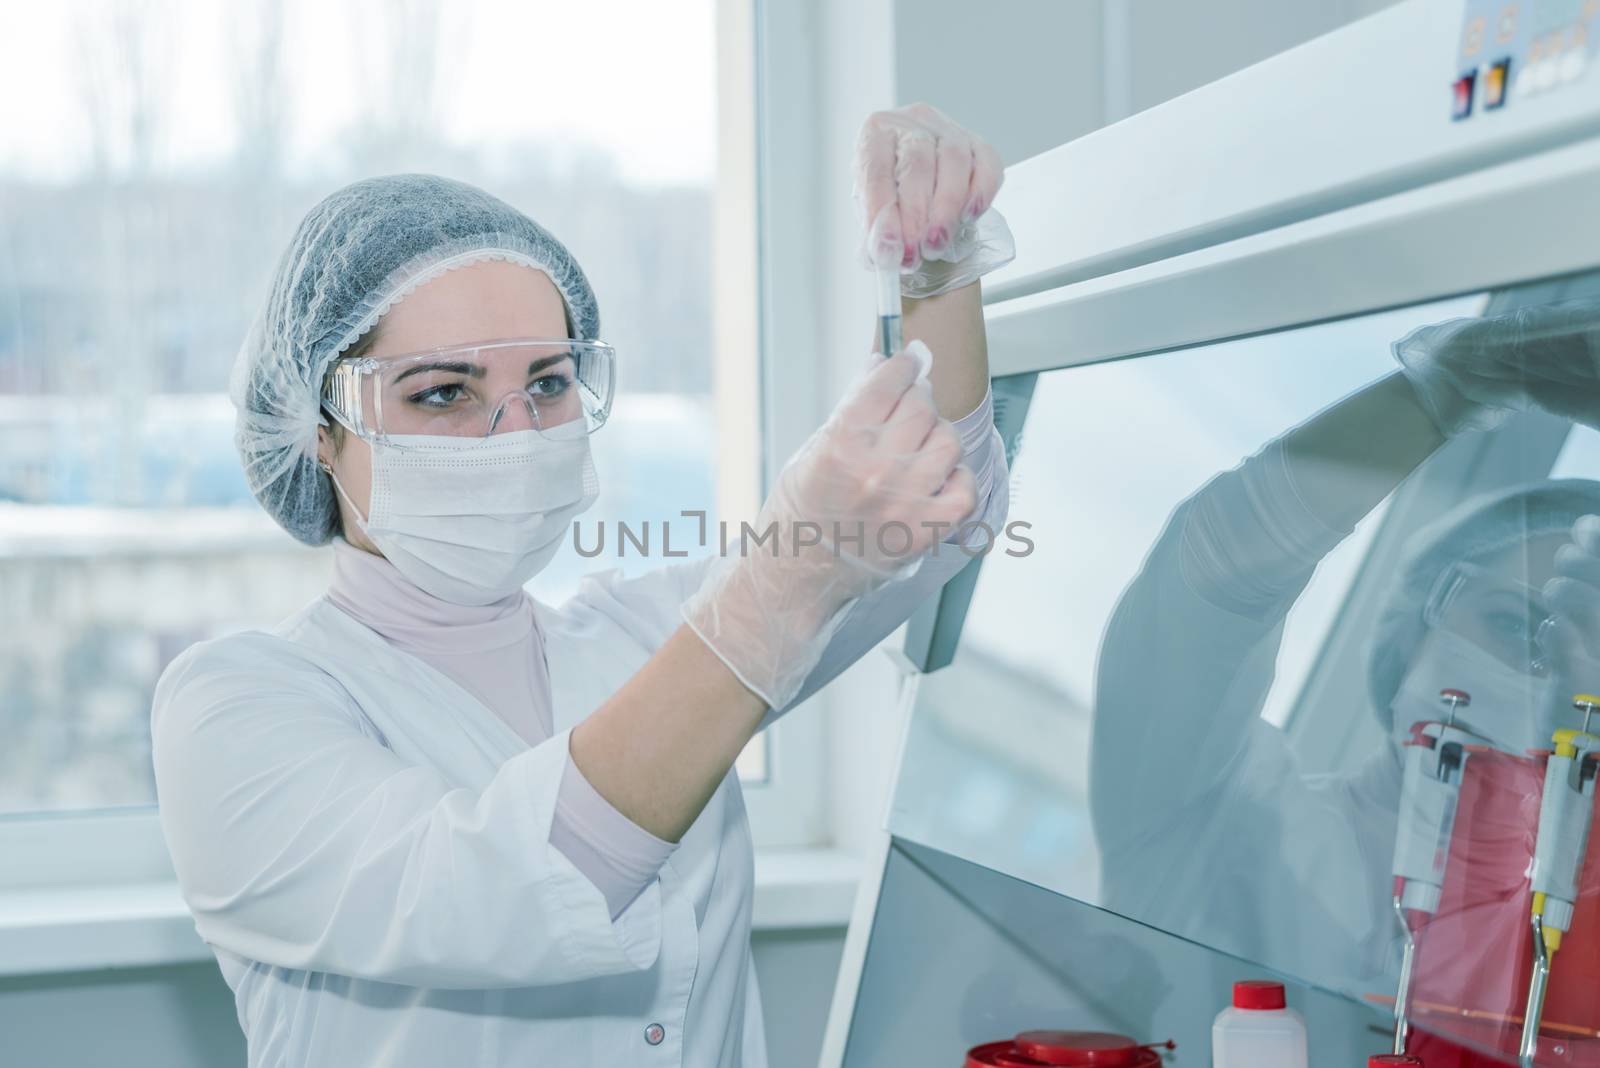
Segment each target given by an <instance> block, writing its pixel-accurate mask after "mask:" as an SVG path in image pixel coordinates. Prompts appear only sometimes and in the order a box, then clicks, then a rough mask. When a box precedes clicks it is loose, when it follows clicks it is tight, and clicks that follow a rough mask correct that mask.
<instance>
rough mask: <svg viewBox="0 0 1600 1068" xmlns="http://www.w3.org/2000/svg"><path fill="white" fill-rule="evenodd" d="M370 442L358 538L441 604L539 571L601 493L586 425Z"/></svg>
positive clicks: (504, 591)
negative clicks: (368, 496)
mask: <svg viewBox="0 0 1600 1068" xmlns="http://www.w3.org/2000/svg"><path fill="white" fill-rule="evenodd" d="M389 441H391V442H393V443H394V445H402V446H405V448H395V447H394V445H387V444H385V443H384V442H381V441H375V442H373V443H372V507H371V511H370V514H369V515H368V516H367V518H366V519H365V520H364V521H361V520H360V516H361V510H360V509H359V508H356V506H355V505H354V503H352V502H351V501H350V497H349V495H348V494H346V493H345V492H344V487H343V486H340V485H339V482H338V479H334V486H335V487H336V488H337V489H338V490H339V493H340V495H342V496H343V497H344V499H345V502H346V503H348V504H350V508H351V511H353V512H355V513H356V516H357V519H358V521H360V522H361V529H362V531H363V532H365V533H366V535H367V537H368V538H370V539H372V543H373V544H374V545H376V546H377V547H378V549H379V550H380V551H381V552H382V553H383V555H384V556H385V557H386V558H387V559H388V560H389V562H390V563H392V564H394V566H395V567H396V568H397V569H399V571H400V573H401V574H402V575H404V576H405V577H406V578H408V579H410V580H411V581H412V582H413V583H415V584H416V585H417V586H418V587H419V588H420V589H422V590H424V591H425V592H427V593H430V594H432V595H433V596H435V597H437V598H439V599H440V600H442V601H449V602H451V603H453V604H462V605H485V604H490V603H492V602H494V601H498V600H500V599H501V598H503V597H506V596H507V595H509V594H512V593H515V592H516V591H517V590H519V589H521V588H522V586H523V585H524V584H525V583H526V582H527V581H528V580H529V579H531V578H533V576H534V575H536V574H538V573H539V572H540V571H541V570H543V568H544V566H545V565H546V564H548V563H549V562H550V559H551V557H553V556H554V555H555V554H556V550H557V549H559V548H560V547H561V539H562V538H563V536H565V534H566V532H567V529H568V528H569V527H570V526H571V524H572V521H573V520H574V519H576V518H577V517H578V516H579V515H581V514H582V513H583V512H584V511H585V510H587V509H588V507H589V506H590V505H591V504H593V503H594V500H595V498H596V497H597V496H598V495H599V492H600V480H599V478H598V476H597V475H596V474H595V469H594V459H593V457H592V456H591V455H590V453H589V435H588V432H587V430H586V428H585V427H584V424H583V421H582V420H574V421H573V422H570V423H563V424H561V425H560V426H557V427H553V428H552V429H550V430H548V431H546V432H545V433H544V435H543V436H541V435H540V434H539V433H538V432H537V431H533V430H517V431H513V432H510V433H506V434H491V435H490V436H489V437H486V438H456V437H440V436H435V435H422V434H412V435H401V436H393V435H391V437H390V438H389Z"/></svg>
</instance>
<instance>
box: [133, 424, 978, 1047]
mask: <svg viewBox="0 0 1600 1068" xmlns="http://www.w3.org/2000/svg"><path fill="white" fill-rule="evenodd" d="M997 447H998V443H997ZM1000 492H1004V489H1003V486H1002V487H1001V490H1000ZM1002 507H1003V505H1002ZM709 562H710V561H698V562H694V563H688V564H683V565H676V566H671V567H665V568H661V569H659V570H657V571H655V572H652V573H651V574H648V575H645V576H642V577H638V578H634V579H623V578H621V577H620V576H619V574H618V573H617V572H614V571H612V572H606V573H603V574H601V575H597V576H592V577H590V578H588V579H585V580H584V582H583V584H582V586H581V588H580V591H579V592H578V594H577V595H576V596H575V597H574V598H573V599H572V600H570V601H568V602H567V603H566V604H564V605H563V606H562V607H560V608H550V607H546V606H544V605H539V606H538V607H537V610H536V614H537V619H538V623H539V626H540V627H541V629H542V631H543V634H544V638H545V643H546V655H547V658H548V661H549V670H550V679H551V687H552V697H553V709H554V725H555V735H554V737H552V738H550V739H549V740H548V741H546V742H544V743H542V744H540V745H537V746H534V747H532V748H529V747H528V745H527V743H526V742H525V741H523V740H522V739H521V738H519V737H518V736H517V735H516V734H515V733H514V732H513V731H512V729H511V728H510V727H509V726H508V725H507V724H506V723H505V722H504V721H502V720H501V719H500V718H499V717H498V716H496V715H495V714H494V713H493V712H491V711H490V710H489V709H488V708H486V707H484V706H483V704H482V703H480V702H479V701H478V700H477V699H476V698H474V697H473V696H472V695H470V694H469V693H467V692H466V691H465V690H463V689H462V688H461V687H459V686H458V685H456V684H455V683H454V682H452V681H451V680H450V679H449V678H447V677H446V676H444V675H442V674H441V673H439V672H438V671H436V670H435V669H433V668H431V667H429V666H428V665H427V664H425V663H423V662H422V661H421V660H418V659H416V658H415V657H413V656H411V655H410V654H407V653H405V652H402V651H400V650H398V649H396V648H395V647H393V646H391V645H390V644H388V643H387V642H386V641H385V640H384V639H382V638H381V637H379V636H378V635H377V634H376V633H374V632H373V631H371V630H369V629H367V628H366V627H365V626H363V625H362V624H360V623H358V622H356V621H355V620H354V619H352V618H351V617H349V616H347V615H346V614H344V613H343V612H342V611H340V610H339V609H338V608H336V607H334V606H333V605H332V604H331V603H329V602H328V601H326V600H323V599H319V600H317V601H315V602H313V603H312V604H311V605H310V606H308V607H307V608H305V609H304V610H302V611H301V612H299V613H298V614H296V615H295V616H293V617H291V618H290V619H288V620H286V621H285V622H284V623H282V624H280V625H279V626H278V627H276V628H274V629H273V630H271V631H269V632H261V631H250V632H244V633H239V634H233V635H229V636H227V637H223V638H218V639H215V640H212V641H207V642H202V643H199V644H198V645H195V646H193V647H192V648H190V649H189V650H187V651H186V652H185V653H183V654H182V655H181V656H180V657H178V658H177V659H176V660H175V661H174V662H173V663H172V664H171V666H170V667H169V668H168V669H167V671H166V672H165V673H164V674H163V675H162V677H161V681H160V683H159V685H158V688H157V691H156V697H155V703H154V710H153V714H152V722H153V734H154V755H155V766H156V777H157V785H158V790H159V794H160V804H161V821H162V827H163V830H164V831H165V834H166V837H167V842H168V845H169V847H170V849H171V852H172V857H173V861H174V864H175V866H176V868H177V873H178V877H179V881H180V883H181V885H182V887H183V892H184V896H185V899H186V900H187V901H188V903H189V906H190V908H191V909H192V911H193V913H194V918H195V926H196V928H197V929H198V931H199V933H200V935H201V936H202V937H203V938H204V939H205V940H206V942H208V943H209V944H210V945H211V946H212V948H213V950H214V951H215V953H216V956H217V960H218V962H219V963H220V965H221V967H222V971H223V975H224V976H225V977H226V979H227V981H228V984H229V985H230V986H231V987H232V988H233V991H234V994H235V999H236V1002H237V1007H238V1013H239V1021H240V1024H241V1026H242V1027H243V1028H244V1031H245V1033H246V1034H247V1036H248V1037H249V1047H250V1064H251V1066H252V1068H268V1066H273V1068H276V1066H295V1068H307V1066H309V1068H324V1066H326V1068H356V1066H360V1065H380V1064H381V1065H386V1066H418V1068H421V1066H427V1068H437V1066H438V1065H442V1064H470V1065H528V1066H539V1065H556V1064H563V1065H565V1064H572V1065H594V1066H597V1068H598V1066H601V1065H629V1066H648V1065H663V1066H664V1065H688V1066H695V1068H700V1066H725V1068H733V1066H747V1068H761V1066H764V1065H765V1064H766V1051H765V1048H764V1044H763V1043H764V1039H763V1031H762V1022H761V1011H760V1002H759V999H758V997H757V992H756V979H755V971H754V969H753V967H752V964H751V955H750V940H749V931H750V909H751V889H752V882H753V877H752V851H751V842H750V830H749V825H748V823H747V821H746V817H745V809H744V803H743V799H742V796H741V794H740V788H739V783H738V779H737V777H736V776H735V775H734V774H733V773H732V772H730V773H729V774H728V776H727V778H725V779H724V780H723V782H722V784H721V786H720V787H719V788H718V789H717V791H716V793H715V795H714V796H713V797H712V799H711V801H710V803H709V804H708V805H707V806H706V808H705V810H704V811H703V812H702V813H701V814H700V816H699V818H698V819H696V820H695V822H694V824H693V826H692V827H691V828H690V829H689V831H688V833H687V834H686V835H685V836H684V837H683V839H682V841H681V843H680V844H679V846H678V848H677V850H676V851H675V852H674V853H673V855H672V857H671V858H670V859H669V860H668V861H667V863H666V864H665V866H664V867H663V868H662V870H661V873H660V876H659V878H658V879H657V880H656V881H654V882H653V883H651V884H650V886H649V887H648V888H647V889H646V890H645V891H644V893H643V894H642V895H641V896H640V897H639V898H638V899H637V900H636V901H635V902H634V903H633V904H632V905H630V906H629V907H628V909H627V910H626V911H624V912H623V913H622V914H621V915H620V916H619V917H618V918H617V919H616V920H615V921H614V922H613V920H612V918H611V916H610V913H609V911H608V909H607V906H606V901H605V899H604V897H603V896H602V895H601V893H600V891H599V890H598V889H596V888H595V887H594V886H593V884H591V883H590V882H589V881H588V880H587V879H586V878H585V877H584V876H583V875H582V874H580V873H579V871H578V870H577V868H575V867H574V866H573V865H572V864H571V863H570V862H569V861H568V860H567V859H566V858H565V857H564V856H563V855H562V854H561V853H560V852H558V851H557V850H555V849H553V848H552V847H551V846H550V845H549V834H550V824H551V818H552V813H553V809H554V806H555V800H556V792H557V787H558V785H559V783H560V781H561V777H562V770H563V767H564V764H565V762H566V760H567V759H568V756H567V735H568V733H569V732H570V731H571V729H572V727H573V726H574V725H575V724H577V723H579V722H580V721H581V720H582V719H583V718H584V717H585V716H587V715H589V713H590V712H592V711H593V710H594V709H595V708H597V707H598V706H599V705H600V704H601V703H602V702H603V701H605V699H606V698H607V697H609V696H610V695H611V694H612V693H614V692H615V691H616V690H617V689H618V688H619V687H620V686H621V685H622V684H623V683H624V682H626V681H627V679H628V678H629V677H630V676H632V675H633V674H634V673H635V672H636V671H637V670H638V669H639V668H640V667H641V666H642V665H643V664H644V663H645V661H646V660H647V659H648V658H649V657H650V655H651V654H652V653H653V652H654V651H655V649H656V648H657V647H658V646H659V645H660V644H661V643H662V642H663V641H664V640H665V639H666V638H667V636H668V635H669V634H671V633H672V631H673V629H674V628H676V627H677V626H678V624H679V621H680V617H679V606H680V605H681V603H682V601H683V600H684V598H685V597H686V596H688V595H689V594H690V593H691V592H692V591H693V590H695V589H696V588H698V586H699V584H700V581H701V577H702V576H703V574H704V569H705V567H706V566H708V564H709ZM967 562H968V558H967V556H965V555H964V554H963V553H962V552H960V551H959V550H958V549H957V548H956V547H955V546H952V545H948V544H946V545H942V546H941V547H940V554H939V556H938V557H937V558H928V559H926V560H924V563H923V566H922V567H921V568H920V569H919V571H918V572H917V573H916V574H915V575H914V576H912V577H911V578H910V579H908V580H906V581H905V582H903V583H900V584H897V585H894V586H890V587H887V588H885V589H883V590H880V591H879V592H878V593H877V594H875V595H874V596H873V597H871V598H869V599H868V600H865V601H862V602H860V603H858V605H857V606H856V607H855V609H854V610H853V611H852V612H851V614H850V616H849V617H848V619H847V621H846V623H845V625H844V627H843V628H842V629H841V630H840V632H839V633H838V634H837V635H836V636H835V638H834V640H833V641H832V642H831V643H830V645H829V647H828V650H827V653H826V654H825V656H824V658H823V661H822V663H821V664H820V665H819V667H818V668H817V670H816V671H815V672H814V673H813V675H812V676H811V677H810V678H809V679H808V680H807V686H806V689H805V692H804V693H803V694H802V695H801V696H802V698H803V697H804V696H806V695H807V694H809V693H810V692H811V691H813V690H815V689H816V688H817V687H818V686H820V685H821V684H822V683H823V682H826V681H827V680H828V679H830V678H832V677H833V676H834V675H836V674H837V673H838V672H840V671H841V670H843V669H844V668H845V667H846V666H848V665H849V664H850V663H851V662H853V661H854V660H856V659H857V658H858V657H859V656H860V655H861V654H862V653H864V652H865V651H867V650H868V649H870V648H871V647H872V646H874V645H875V644H877V643H878V641H880V640H881V639H882V638H883V637H884V636H886V635H887V634H888V633H889V632H890V631H892V630H893V629H894V627H895V626H897V625H898V624H899V623H900V622H901V621H903V620H904V619H905V618H906V617H908V616H909V615H910V614H911V613H912V611H914V609H915V608H916V607H917V606H918V605H919V604H920V603H921V602H923V601H924V600H926V599H927V598H928V596H929V595H930V594H932V593H933V592H935V591H936V590H937V588H938V587H939V586H941V585H942V584H943V583H944V582H945V581H946V580H948V579H949V578H950V577H951V576H953V575H954V574H955V573H956V572H957V571H959V570H960V569H961V567H962V566H964V565H965V564H966V563H967ZM769 717H770V714H769ZM657 1024H658V1025H660V1028H661V1029H662V1031H664V1035H663V1034H660V1033H659V1032H655V1031H650V1033H651V1034H652V1036H653V1037H654V1036H658V1035H659V1037H660V1041H659V1043H658V1044H651V1043H650V1042H648V1041H647V1038H646V1035H647V1029H650V1028H651V1025H657Z"/></svg>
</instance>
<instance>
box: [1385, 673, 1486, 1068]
mask: <svg viewBox="0 0 1600 1068" xmlns="http://www.w3.org/2000/svg"><path fill="white" fill-rule="evenodd" d="M1439 701H1440V703H1441V704H1443V705H1444V706H1445V718H1444V722H1442V723H1440V722H1437V721H1435V722H1427V723H1417V724H1414V725H1413V726H1412V728H1411V739H1410V740H1409V741H1407V742H1406V744H1405V748H1404V754H1405V755H1404V761H1405V773H1404V777H1403V779H1402V780H1401V787H1400V811H1399V817H1400V819H1399V828H1398V830H1397V832H1396V834H1395V840H1394V864H1393V871H1394V902H1393V904H1394V914H1395V918H1396V920H1397V921H1398V922H1399V925H1400V933H1401V937H1402V940H1403V941H1402V947H1401V949H1402V952H1401V958H1400V987H1399V990H1398V991H1397V992H1396V994H1395V1000H1394V1052H1395V1053H1404V1052H1405V1051H1406V1036H1407V1033H1408V1032H1409V1031H1410V1026H1411V1025H1410V1004H1409V1003H1410V998H1411V971H1412V965H1413V963H1414V961H1415V958H1416V951H1417V945H1416V936H1417V931H1418V929H1419V928H1420V927H1421V926H1422V925H1423V924H1425V923H1426V922H1427V918H1428V917H1430V916H1432V915H1433V914H1434V913H1435V912H1437V911H1438V908H1439V897H1440V893H1441V891H1442V889H1443V887H1444V873H1445V866H1446V864H1447V863H1448V861H1449V858H1450V832H1451V828H1452V827H1453V825H1454V824H1455V817H1456V802H1457V800H1458V799H1459V797H1460V794H1461V773H1462V770H1463V768H1464V766H1465V764H1466V761H1467V753H1468V749H1469V747H1470V746H1472V745H1475V744H1482V743H1483V741H1484V739H1482V738H1480V737H1478V736H1477V735H1476V734H1473V733H1472V732H1470V731H1465V730H1462V729H1461V728H1460V727H1457V726H1456V725H1455V722H1456V712H1457V711H1459V710H1460V709H1462V708H1466V707H1468V706H1469V705H1471V704H1472V696H1471V695H1470V694H1468V693H1467V692H1466V691H1465V690H1452V689H1447V690H1440V691H1439Z"/></svg>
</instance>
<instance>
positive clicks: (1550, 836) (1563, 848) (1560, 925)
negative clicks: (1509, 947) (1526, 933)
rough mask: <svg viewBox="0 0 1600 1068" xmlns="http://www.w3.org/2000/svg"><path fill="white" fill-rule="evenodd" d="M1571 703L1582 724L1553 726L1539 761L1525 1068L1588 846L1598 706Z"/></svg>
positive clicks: (1535, 1047)
mask: <svg viewBox="0 0 1600 1068" xmlns="http://www.w3.org/2000/svg"><path fill="white" fill-rule="evenodd" d="M1572 705H1573V707H1574V708H1576V709H1578V710H1579V711H1581V712H1582V713H1583V727H1582V728H1581V729H1579V730H1572V729H1570V728H1567V729H1563V730H1558V731H1556V732H1555V735H1554V737H1553V742H1554V744H1555V752H1553V753H1551V754H1550V757H1549V759H1548V761H1547V762H1546V763H1545V774H1544V794H1543V796H1542V797H1541V798H1540V802H1539V833H1538V837H1537V838H1536V839H1535V845H1534V851H1533V869H1532V871H1531V873H1530V876H1529V881H1530V882H1531V883H1532V884H1533V916H1532V920H1531V925H1532V928H1533V971H1532V973H1531V975H1530V976H1529V979H1528V1004H1527V1007H1526V1010H1525V1012H1524V1013H1523V1017H1522V1043H1521V1046H1520V1048H1519V1049H1518V1061H1519V1063H1520V1064H1522V1065H1523V1066H1524V1068H1529V1066H1531V1065H1532V1064H1533V1063H1534V1058H1535V1057H1536V1056H1537V1055H1538V1051H1539V1025H1540V1023H1541V1022H1542V1017H1543V1016H1544V1001H1545V994H1546V993H1547V990H1548V987H1549V983H1550V958H1552V957H1554V956H1555V954H1556V951H1557V950H1558V949H1560V948H1561V936H1562V935H1563V934H1564V933H1565V932H1566V931H1567V930H1569V929H1570V928H1571V926H1572V914H1573V912H1574V910H1575V908H1576V906H1577V902H1578V888H1579V887H1578V884H1579V881H1580V879H1581V877H1582V875H1583V858H1584V855H1585V854H1586V853H1587V851H1588V846H1589V823H1590V819H1591V817H1592V816H1593V814H1594V794H1595V771H1596V760H1597V759H1600V738H1597V737H1595V736H1594V735H1592V734H1590V733H1589V717H1590V716H1591V715H1592V714H1593V713H1594V710H1595V709H1596V708H1600V697H1596V696H1594V695H1593V694H1586V693H1580V694H1578V695H1576V696H1575V697H1573V699H1572Z"/></svg>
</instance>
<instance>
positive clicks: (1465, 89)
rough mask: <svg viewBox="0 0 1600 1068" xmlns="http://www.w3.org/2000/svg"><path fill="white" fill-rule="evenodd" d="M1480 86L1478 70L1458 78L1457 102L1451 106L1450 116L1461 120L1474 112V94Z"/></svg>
mask: <svg viewBox="0 0 1600 1068" xmlns="http://www.w3.org/2000/svg"><path fill="white" fill-rule="evenodd" d="M1477 87H1478V72H1477V71H1472V72H1471V73H1469V74H1463V75H1462V76H1461V77H1459V78H1457V79H1456V84H1455V103H1454V106H1453V107H1452V108H1451V111H1450V117H1451V118H1453V119H1455V120H1456V121H1458V122H1459V121H1460V120H1462V119H1464V118H1466V117H1467V116H1468V115H1471V114H1472V94H1473V91H1474V90H1475V89H1477Z"/></svg>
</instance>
